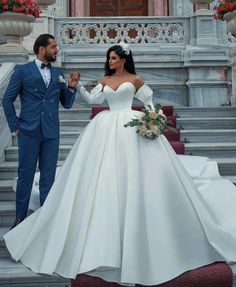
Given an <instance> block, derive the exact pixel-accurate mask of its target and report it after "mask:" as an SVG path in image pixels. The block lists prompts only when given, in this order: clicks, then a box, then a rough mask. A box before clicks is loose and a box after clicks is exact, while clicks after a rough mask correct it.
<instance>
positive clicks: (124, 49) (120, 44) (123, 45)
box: [118, 42, 130, 55]
mask: <svg viewBox="0 0 236 287" xmlns="http://www.w3.org/2000/svg"><path fill="white" fill-rule="evenodd" d="M118 45H119V46H121V48H122V50H123V52H124V53H125V54H126V55H129V53H130V47H129V45H128V44H126V43H124V42H120V43H119V44H118Z"/></svg>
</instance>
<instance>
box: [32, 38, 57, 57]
mask: <svg viewBox="0 0 236 287" xmlns="http://www.w3.org/2000/svg"><path fill="white" fill-rule="evenodd" d="M49 39H53V40H54V39H55V37H54V36H53V35H50V34H41V35H40V36H38V38H37V39H36V40H35V43H34V47H33V50H34V53H35V54H36V55H38V53H39V47H40V46H43V47H45V48H46V47H47V45H48V42H49Z"/></svg>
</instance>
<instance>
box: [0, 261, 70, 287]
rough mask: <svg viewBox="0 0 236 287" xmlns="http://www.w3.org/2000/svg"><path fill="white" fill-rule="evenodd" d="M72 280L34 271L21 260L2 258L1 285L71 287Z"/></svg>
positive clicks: (14, 286)
mask: <svg viewBox="0 0 236 287" xmlns="http://www.w3.org/2000/svg"><path fill="white" fill-rule="evenodd" d="M69 286H70V280H69V279H65V278H62V277H60V276H58V275H56V274H55V275H53V276H49V275H42V274H36V273H34V272H32V271H31V270H30V269H28V268H27V267H25V266H24V265H23V264H22V263H21V262H15V261H14V260H12V259H10V258H0V287H69Z"/></svg>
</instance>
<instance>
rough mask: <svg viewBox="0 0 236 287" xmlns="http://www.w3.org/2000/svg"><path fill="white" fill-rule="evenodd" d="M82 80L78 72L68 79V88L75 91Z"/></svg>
mask: <svg viewBox="0 0 236 287" xmlns="http://www.w3.org/2000/svg"><path fill="white" fill-rule="evenodd" d="M79 80H80V72H76V73H73V74H71V75H70V77H69V78H68V88H72V89H75V88H76V86H77V84H78V82H79Z"/></svg>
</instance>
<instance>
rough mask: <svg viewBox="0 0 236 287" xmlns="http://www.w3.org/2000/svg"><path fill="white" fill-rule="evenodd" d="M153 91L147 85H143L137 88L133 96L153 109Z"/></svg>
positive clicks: (146, 106)
mask: <svg viewBox="0 0 236 287" xmlns="http://www.w3.org/2000/svg"><path fill="white" fill-rule="evenodd" d="M152 96H153V91H152V89H151V88H150V87H149V86H148V85H143V86H142V87H140V88H139V89H138V91H137V92H136V94H135V98H137V99H138V100H140V101H141V102H143V104H144V106H145V108H147V109H151V110H154V105H153V102H152Z"/></svg>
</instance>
